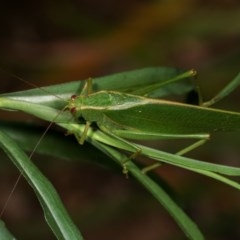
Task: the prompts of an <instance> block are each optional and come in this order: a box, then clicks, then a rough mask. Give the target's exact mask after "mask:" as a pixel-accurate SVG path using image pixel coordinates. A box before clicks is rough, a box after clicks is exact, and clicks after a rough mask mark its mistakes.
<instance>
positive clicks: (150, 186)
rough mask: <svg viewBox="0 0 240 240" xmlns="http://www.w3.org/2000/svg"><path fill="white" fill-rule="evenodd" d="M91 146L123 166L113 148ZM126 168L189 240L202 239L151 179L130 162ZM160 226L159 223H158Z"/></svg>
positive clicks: (183, 214) (177, 207)
mask: <svg viewBox="0 0 240 240" xmlns="http://www.w3.org/2000/svg"><path fill="white" fill-rule="evenodd" d="M93 144H94V145H95V146H96V147H98V148H100V149H101V150H102V151H105V153H106V154H107V155H108V156H110V157H112V158H113V159H114V160H115V161H117V162H118V163H119V164H120V166H121V165H122V164H123V162H122V161H123V160H124V159H126V158H127V156H125V155H123V154H121V153H120V152H118V151H116V150H114V149H113V148H111V147H109V146H106V145H105V144H100V143H99V142H93ZM126 168H127V170H128V172H129V173H131V174H132V175H133V176H134V177H135V178H136V179H137V180H138V181H139V182H140V183H141V184H142V185H143V186H144V187H145V188H146V189H147V190H148V191H149V192H150V193H151V194H152V195H153V196H154V197H155V198H156V199H157V201H158V202H160V203H161V204H162V205H163V207H164V208H165V209H166V210H167V211H168V212H169V214H170V215H171V216H172V217H173V218H174V219H175V221H176V222H177V224H178V225H179V227H180V228H181V229H182V230H183V232H184V233H185V234H186V236H187V237H189V239H194V240H201V239H204V237H203V235H202V233H201V232H200V230H199V228H198V227H197V226H196V224H195V223H194V222H193V221H192V220H191V219H190V218H189V217H188V216H187V215H186V214H185V213H184V212H183V210H182V209H181V208H180V207H179V206H178V205H177V204H176V203H175V202H174V201H173V200H172V199H171V198H170V196H169V195H168V194H167V193H166V192H165V191H164V190H163V189H162V188H161V187H160V186H159V185H158V184H156V183H155V182H154V181H153V180H152V179H151V178H149V177H148V176H147V175H145V174H143V173H142V172H141V170H140V169H139V168H138V167H137V166H136V165H135V164H134V163H133V162H132V161H127V162H126ZM159 224H161V223H159Z"/></svg>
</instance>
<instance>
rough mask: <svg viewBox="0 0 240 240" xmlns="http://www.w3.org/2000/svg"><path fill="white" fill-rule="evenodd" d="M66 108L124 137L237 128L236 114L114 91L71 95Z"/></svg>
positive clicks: (204, 132)
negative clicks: (125, 135)
mask: <svg viewBox="0 0 240 240" xmlns="http://www.w3.org/2000/svg"><path fill="white" fill-rule="evenodd" d="M67 108H68V109H70V111H71V112H72V113H73V114H74V116H75V117H77V118H83V119H84V120H85V121H86V122H89V123H92V122H95V123H96V124H97V125H98V127H99V128H100V129H103V130H107V131H108V132H112V133H115V134H116V135H119V136H122V135H123V136H124V132H128V133H130V134H128V138H135V136H136V135H138V136H139V134H141V135H143V136H145V139H147V138H148V137H147V136H149V139H151V138H152V136H153V135H155V136H159V137H160V136H161V134H163V135H166V134H169V135H171V134H172V135H191V134H193V136H194V134H201V133H202V134H207V133H211V132H215V131H235V130H239V129H240V125H239V123H240V114H238V113H234V112H230V111H223V110H217V109H211V108H206V107H199V106H193V105H187V104H182V103H177V102H171V101H165V100H157V99H150V98H145V97H141V96H136V95H131V94H126V93H120V92H115V91H99V92H96V93H92V94H90V95H88V96H81V95H80V96H74V97H72V99H71V101H70V102H69V104H68V106H67ZM120 132H121V133H120ZM131 136H132V137H131Z"/></svg>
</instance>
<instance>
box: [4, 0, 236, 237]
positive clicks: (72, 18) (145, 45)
mask: <svg viewBox="0 0 240 240" xmlns="http://www.w3.org/2000/svg"><path fill="white" fill-rule="evenodd" d="M239 19H240V4H239V1H237V0H219V1H200V0H183V1H177V0H172V1H157V0H148V1H146V0H132V1H126V0H122V1H110V0H102V1H94V0H92V1H87V0H81V1H64V0H60V1H46V0H43V1H4V2H2V3H1V7H0V24H1V26H0V68H3V69H7V70H8V71H9V72H11V73H14V74H16V75H18V76H20V77H22V78H24V79H26V80H28V81H32V82H34V83H35V84H37V85H39V86H44V85H48V84H49V85H50V84H54V83H59V82H66V81H72V80H80V79H85V78H88V77H96V76H101V75H107V74H111V73H115V72H119V71H123V70H131V69H136V68H142V67H146V66H173V67H178V68H186V69H191V68H195V69H196V70H197V71H198V73H199V76H198V83H199V85H200V87H201V88H202V93H203V97H204V98H205V99H209V98H211V97H212V96H214V94H216V93H217V91H218V90H220V89H221V88H222V87H223V86H224V85H225V84H227V83H228V82H229V81H231V79H233V77H234V76H235V75H236V74H237V73H238V72H239V71H240V44H239V40H240V21H239ZM0 74H1V75H0V79H1V80H0V83H1V84H0V90H1V92H10V91H14V90H19V89H26V88H30V87H29V86H27V85H26V84H25V83H23V82H21V81H19V80H18V79H17V78H14V77H12V76H11V75H9V74H6V73H2V72H1V71H0ZM239 93H240V90H237V91H235V92H234V93H233V94H232V95H231V97H228V98H227V99H226V100H225V101H224V102H223V103H221V104H219V105H218V106H217V107H224V108H227V109H235V110H240V106H239V104H238V103H239ZM2 114H3V113H2V112H1V118H4V119H6V118H8V117H6V113H4V114H5V115H4V116H3V115H2ZM239 140H240V139H239V137H238V136H237V134H218V135H217V136H213V139H212V141H211V142H210V143H207V144H206V145H205V146H203V147H201V148H200V149H197V150H196V151H194V152H193V153H191V154H190V156H192V157H195V158H197V159H202V160H204V161H212V162H218V163H225V164H236V165H237V164H238V162H239V160H240V155H239V153H240V152H239V146H240V141H239ZM179 144H180V145H177V146H172V145H170V146H168V145H167V146H166V144H165V145H164V143H163V145H164V147H165V148H169V149H170V148H173V149H174V148H176V149H178V148H180V147H181V146H182V145H181V144H182V143H179ZM7 162H10V161H9V160H6V161H4V164H5V165H6V164H8V163H7ZM37 162H38V164H40V166H41V168H42V169H43V171H44V173H46V175H47V176H48V177H49V178H50V179H51V181H52V182H53V183H54V184H55V185H56V187H57V189H58V190H59V192H60V195H61V196H62V198H63V201H64V202H65V204H66V206H67V208H68V210H69V212H70V213H71V215H72V216H73V218H74V221H75V222H77V225H78V226H79V228H80V229H82V231H83V234H84V235H85V236H86V239H89V240H92V239H113V238H114V239H115V240H118V239H119V240H120V239H124V240H128V239H129V240H130V239H138V240H145V239H146V240H155V239H185V237H184V235H183V234H182V233H181V231H180V230H179V229H178V227H177V226H176V224H175V223H174V222H173V221H172V219H171V217H170V216H169V215H168V214H167V212H166V211H165V210H164V209H163V208H162V207H161V206H159V204H158V203H156V201H155V200H154V199H153V198H152V197H151V196H150V195H149V194H148V193H146V192H145V191H144V190H143V189H142V188H141V186H139V185H138V184H137V183H135V182H132V181H129V180H126V179H125V177H124V176H123V175H122V174H117V173H115V172H112V171H108V170H107V169H103V168H99V167H98V166H95V165H81V164H79V163H78V162H77V161H76V162H72V163H71V162H70V163H69V162H67V163H66V162H64V161H57V160H55V159H46V157H45V158H44V159H43V160H37ZM44 162H45V163H44ZM1 164H2V163H1ZM5 165H4V170H0V173H1V178H0V180H1V183H0V186H1V188H0V189H1V193H0V196H1V197H0V202H1V205H2V204H3V202H4V201H5V199H6V196H7V194H8V193H9V191H10V188H11V186H12V184H13V182H14V180H15V179H16V176H17V170H15V168H14V167H13V166H12V165H11V163H9V166H8V167H7V166H5ZM159 173H160V175H161V176H162V178H163V179H164V180H166V181H167V182H168V183H169V184H170V186H171V187H173V189H174V191H176V193H177V195H178V198H179V201H180V202H179V204H182V206H183V208H184V209H185V210H186V211H187V212H188V213H189V214H190V216H191V217H192V218H193V219H194V220H195V221H196V222H197V223H198V224H199V226H200V228H201V229H202V231H203V232H204V234H205V235H206V239H239V238H240V230H239V222H240V207H239V200H240V193H239V192H238V191H236V190H235V189H232V188H230V187H228V186H225V185H222V184H221V183H218V182H216V181H214V180H211V179H208V178H206V177H203V176H199V175H196V174H193V173H190V172H187V171H185V170H182V169H176V168H174V167H171V166H164V168H162V169H161V170H159ZM24 189H26V192H23V191H24ZM14 198H15V200H13V201H12V203H11V204H10V206H9V209H8V211H7V212H6V214H5V219H6V220H7V221H9V222H11V223H10V226H11V230H12V231H13V232H14V233H15V234H16V236H17V237H18V236H19V239H33V238H34V239H54V237H53V236H52V235H51V232H50V231H49V229H48V227H47V226H46V225H45V224H44V221H43V217H42V215H41V214H42V213H41V209H40V208H39V206H38V203H37V202H36V199H35V197H34V194H33V193H32V190H31V189H30V188H28V187H27V184H26V183H24V181H22V182H21V183H20V187H19V188H18V189H17V191H16V193H15V195H14ZM32 210H33V211H32ZM38 215H40V216H39V217H38ZM38 237H39V238H38Z"/></svg>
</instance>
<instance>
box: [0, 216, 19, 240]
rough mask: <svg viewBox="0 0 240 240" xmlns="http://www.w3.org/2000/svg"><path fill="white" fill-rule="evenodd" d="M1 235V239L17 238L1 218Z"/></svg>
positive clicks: (12, 239)
mask: <svg viewBox="0 0 240 240" xmlns="http://www.w3.org/2000/svg"><path fill="white" fill-rule="evenodd" d="M0 237H1V240H16V238H15V237H14V236H13V235H12V233H10V231H9V230H8V229H7V227H6V225H5V223H4V222H3V221H2V220H1V219H0Z"/></svg>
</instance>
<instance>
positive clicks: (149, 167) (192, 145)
mask: <svg viewBox="0 0 240 240" xmlns="http://www.w3.org/2000/svg"><path fill="white" fill-rule="evenodd" d="M208 140H209V138H205V139H201V140H199V141H197V142H194V143H193V144H191V145H189V146H187V147H185V148H183V149H181V150H180V151H178V152H177V153H175V154H176V155H179V156H182V155H185V154H187V153H189V152H191V151H193V150H194V149H196V148H198V147H200V146H201V145H203V144H205V143H206V142H207V141H208ZM161 165H162V163H160V162H157V163H154V164H152V165H150V166H147V167H145V168H143V169H142V172H143V173H144V174H146V173H147V172H149V171H152V170H154V169H156V168H158V167H160V166H161Z"/></svg>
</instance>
